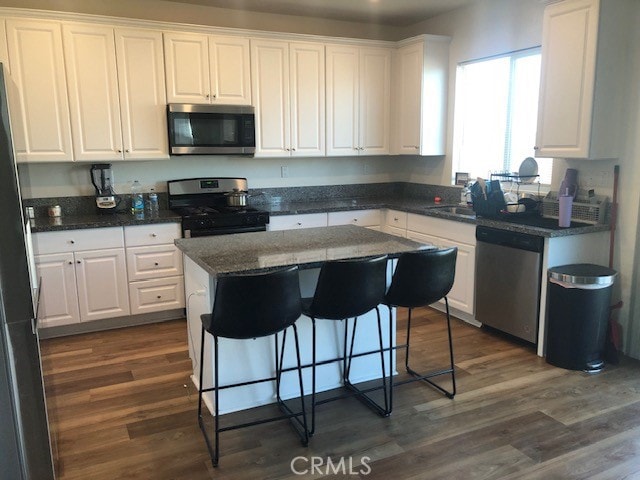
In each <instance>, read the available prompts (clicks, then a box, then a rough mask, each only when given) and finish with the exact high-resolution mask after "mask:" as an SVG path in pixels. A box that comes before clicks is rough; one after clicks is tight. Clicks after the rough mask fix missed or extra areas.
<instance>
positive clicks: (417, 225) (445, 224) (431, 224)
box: [407, 213, 476, 245]
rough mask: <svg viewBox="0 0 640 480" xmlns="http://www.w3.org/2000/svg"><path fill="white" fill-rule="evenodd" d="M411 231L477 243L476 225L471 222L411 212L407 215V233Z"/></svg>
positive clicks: (467, 242) (472, 243) (468, 243)
mask: <svg viewBox="0 0 640 480" xmlns="http://www.w3.org/2000/svg"><path fill="white" fill-rule="evenodd" d="M409 231H412V232H417V233H424V234H427V235H434V236H436V237H440V238H447V239H449V240H454V241H457V242H462V243H466V244H467V245H475V244H476V226H475V225H473V224H471V223H464V222H457V221H455V220H443V219H442V218H435V217H427V216H424V215H416V214H414V213H410V214H409V215H408V216H407V235H408V234H409Z"/></svg>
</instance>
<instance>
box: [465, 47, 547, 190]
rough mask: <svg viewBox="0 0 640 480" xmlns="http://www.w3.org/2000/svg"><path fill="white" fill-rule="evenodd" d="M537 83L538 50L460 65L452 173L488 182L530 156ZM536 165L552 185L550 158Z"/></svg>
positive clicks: (515, 170) (535, 110) (543, 179)
mask: <svg viewBox="0 0 640 480" xmlns="http://www.w3.org/2000/svg"><path fill="white" fill-rule="evenodd" d="M539 85H540V49H539V48H534V49H528V50H522V51H519V52H514V53H511V54H507V55H503V56H499V57H493V58H489V59H485V60H477V61H473V62H468V63H464V64H461V65H459V66H458V71H457V78H456V107H455V124H454V152H453V154H454V160H453V161H454V170H456V171H460V172H467V173H469V176H470V177H471V178H475V177H482V178H489V176H490V174H491V173H504V172H511V173H513V172H517V171H518V168H519V167H520V164H521V163H522V161H523V160H524V159H525V158H527V157H533V156H534V149H533V147H534V145H535V137H536V125H537V117H538V90H539ZM536 161H537V162H538V167H539V168H538V173H539V174H540V182H541V183H543V184H549V183H551V170H552V159H546V158H538V159H536Z"/></svg>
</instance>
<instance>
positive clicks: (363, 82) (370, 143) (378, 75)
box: [359, 48, 391, 155]
mask: <svg viewBox="0 0 640 480" xmlns="http://www.w3.org/2000/svg"><path fill="white" fill-rule="evenodd" d="M360 69H361V71H360V142H359V144H360V151H361V154H364V155H382V154H388V153H389V118H390V108H391V50H389V49H382V48H363V49H362V50H361V54H360Z"/></svg>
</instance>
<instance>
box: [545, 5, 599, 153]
mask: <svg viewBox="0 0 640 480" xmlns="http://www.w3.org/2000/svg"><path fill="white" fill-rule="evenodd" d="M597 34H598V6H597V2H596V1H594V0H572V1H568V2H559V3H557V4H553V5H550V6H548V7H547V8H545V12H544V23H543V34H542V45H543V47H542V75H541V82H540V100H539V106H538V130H537V136H536V143H537V145H536V156H540V157H562V158H587V157H588V156H589V147H590V136H591V120H592V113H593V93H594V81H595V68H596V47H597Z"/></svg>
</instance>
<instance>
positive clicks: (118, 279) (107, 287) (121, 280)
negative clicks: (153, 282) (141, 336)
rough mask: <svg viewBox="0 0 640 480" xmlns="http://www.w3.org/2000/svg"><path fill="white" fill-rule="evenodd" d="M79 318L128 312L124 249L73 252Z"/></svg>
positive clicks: (86, 318) (108, 316)
mask: <svg viewBox="0 0 640 480" xmlns="http://www.w3.org/2000/svg"><path fill="white" fill-rule="evenodd" d="M74 257H75V261H76V284H77V286H78V305H79V306H80V320H81V321H83V322H88V321H91V320H101V319H103V318H115V317H122V316H124V315H129V313H130V312H129V294H128V292H127V268H126V261H125V256H124V249H122V248H114V249H111V250H89V251H86V252H76V253H74Z"/></svg>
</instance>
